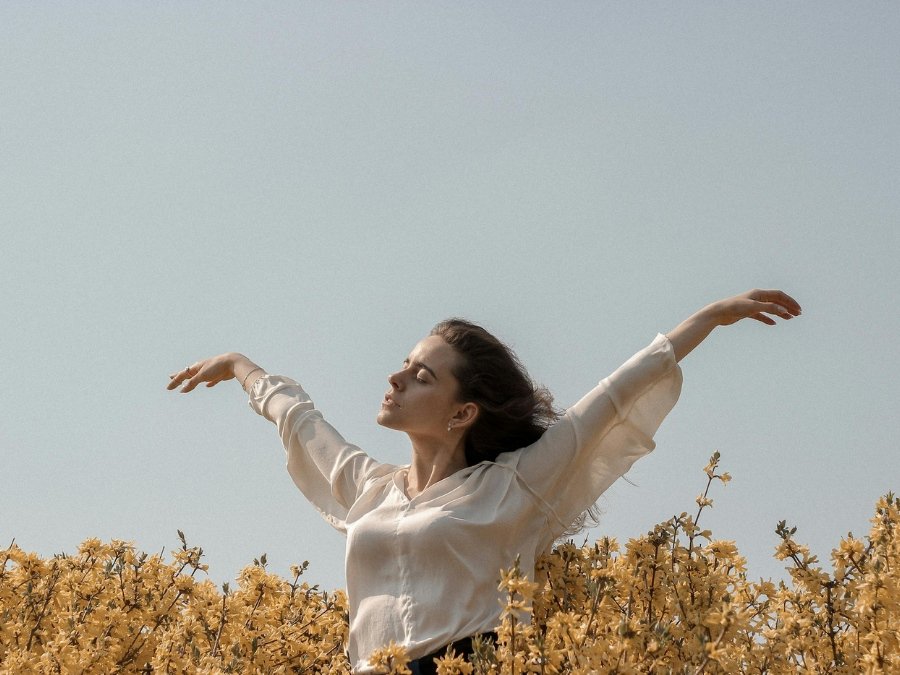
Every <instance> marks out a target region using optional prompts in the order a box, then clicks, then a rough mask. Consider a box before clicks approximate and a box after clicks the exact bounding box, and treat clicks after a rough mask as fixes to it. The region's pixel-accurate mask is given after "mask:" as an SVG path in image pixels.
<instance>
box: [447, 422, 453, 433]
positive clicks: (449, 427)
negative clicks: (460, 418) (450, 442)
mask: <svg viewBox="0 0 900 675" xmlns="http://www.w3.org/2000/svg"><path fill="white" fill-rule="evenodd" d="M451 431H453V422H447V433H448V434H449V433H450V432H451Z"/></svg>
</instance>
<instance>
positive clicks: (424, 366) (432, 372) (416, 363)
mask: <svg viewBox="0 0 900 675" xmlns="http://www.w3.org/2000/svg"><path fill="white" fill-rule="evenodd" d="M403 362H404V363H412V365H414V366H416V367H417V368H424V369H425V370H427V371H428V372H429V373H430V374H431V376H432V377H433V378H434V379H435V380H436V379H438V376H437V375H435V374H434V371H433V370H432V369H431V368H429V367H428V366H426V365H425V364H424V363H422V362H421V361H412V362H410V360H409V359H408V358H407V359H404V360H403Z"/></svg>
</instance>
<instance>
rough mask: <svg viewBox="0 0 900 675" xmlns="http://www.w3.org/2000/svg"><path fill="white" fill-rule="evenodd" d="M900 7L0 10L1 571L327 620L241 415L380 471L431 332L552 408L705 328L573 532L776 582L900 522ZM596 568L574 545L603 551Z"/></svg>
mask: <svg viewBox="0 0 900 675" xmlns="http://www.w3.org/2000/svg"><path fill="white" fill-rule="evenodd" d="M897 35H900V8H898V5H897V4H896V3H852V4H851V3H822V2H815V3H813V2H806V3H778V2H767V3H752V4H749V3H705V2H699V3H677V4H676V3H530V2H525V3H521V2H520V3H466V2H454V3H428V2H425V3H423V2H410V3H403V2H394V3H390V4H388V3H361V2H352V3H349V2H348V3H330V2H329V3H325V2H322V3H288V2H282V3H227V2H209V3H180V2H179V3H176V2H168V3H152V4H149V3H132V2H119V3H97V2H83V3H63V2H57V3H51V2H45V3H26V2H5V3H3V4H2V5H0V172H2V173H0V227H2V234H3V247H2V250H0V284H2V296H0V297H2V301H0V303H2V304H0V309H2V316H3V331H2V334H3V343H2V344H3V348H2V350H0V369H2V370H0V372H3V373H4V376H5V381H6V385H5V386H4V387H2V388H0V405H2V409H3V423H2V426H0V453H2V454H0V459H2V464H0V541H2V542H3V544H4V545H5V544H6V543H7V542H8V541H9V540H10V539H12V538H13V537H15V538H16V540H17V542H18V543H19V544H20V545H21V546H23V547H24V548H26V549H31V550H35V551H38V552H40V553H41V554H43V555H49V554H52V553H54V552H58V551H68V552H71V551H74V550H75V548H76V547H77V545H78V543H79V542H80V541H82V540H84V539H85V538H87V537H91V536H98V537H101V538H104V539H108V538H112V537H117V538H123V539H130V540H133V541H134V542H135V543H136V544H137V545H138V546H139V547H140V548H142V549H144V550H148V551H158V550H159V549H160V548H162V547H163V546H165V547H166V548H167V549H170V548H172V547H174V546H176V545H177V536H176V533H175V531H176V528H180V529H182V530H184V532H185V533H186V535H187V536H188V539H189V541H190V542H192V543H195V544H199V545H202V546H203V547H204V549H205V550H206V551H207V562H208V563H209V565H210V576H211V577H212V578H213V579H214V580H216V581H217V582H221V581H224V580H226V579H230V578H232V577H233V576H234V575H235V574H236V573H237V572H238V570H239V569H240V568H241V567H242V566H243V565H245V564H248V563H249V562H250V561H251V560H252V559H253V558H254V557H256V556H258V555H259V554H261V553H262V552H267V554H268V559H269V560H270V562H271V568H272V569H273V570H275V571H277V572H279V573H286V571H287V568H288V566H289V565H290V564H291V563H293V562H298V561H302V560H304V559H308V560H309V561H310V563H311V564H310V570H309V573H308V575H309V579H310V580H311V581H313V582H318V583H320V584H321V585H322V586H323V587H326V588H333V587H337V586H343V585H344V577H343V572H342V564H343V563H342V552H343V538H342V536H341V535H339V534H337V533H336V532H334V531H333V530H331V529H330V528H329V527H328V526H327V525H326V524H325V522H324V521H322V520H321V519H320V518H319V517H318V515H317V514H316V512H315V511H314V510H313V508H312V507H311V506H310V505H309V504H307V503H306V501H305V500H304V498H303V496H302V495H301V494H300V493H299V492H298V491H297V490H296V489H295V488H294V487H293V484H292V483H291V481H290V478H289V477H288V475H287V473H286V471H285V470H284V458H283V451H282V449H281V446H280V443H279V440H278V437H277V435H276V434H275V430H274V427H272V426H271V425H269V423H267V422H266V421H265V420H263V419H262V418H259V417H257V416H256V415H254V414H253V413H252V412H251V411H250V410H249V408H248V407H247V404H246V396H245V395H244V394H243V392H242V391H241V390H240V387H239V386H238V385H237V384H235V383H234V382H231V383H226V384H225V385H221V386H219V387H217V388H215V389H212V390H207V389H201V390H198V391H197V392H196V393H195V394H193V395H190V396H182V395H178V394H174V393H171V392H168V391H166V389H165V385H166V382H167V374H168V373H170V372H172V371H174V370H177V369H179V368H181V367H183V366H185V365H187V364H188V363H192V362H193V361H195V360H197V359H199V358H202V357H205V356H210V355H213V354H217V353H220V352H224V351H230V350H235V351H241V352H243V353H246V354H247V355H248V356H250V358H252V359H254V360H255V361H257V362H258V363H260V364H262V365H263V366H265V367H266V368H267V369H269V370H270V371H273V372H278V373H283V374H285V375H289V376H291V377H294V378H296V379H298V380H300V381H301V382H303V383H304V385H305V386H306V388H307V389H308V391H309V392H310V393H311V395H312V396H313V398H314V400H315V401H316V402H317V404H318V407H319V408H320V409H322V410H323V411H324V413H325V415H326V417H327V418H328V419H329V420H331V421H332V423H333V424H334V425H335V426H336V427H337V428H338V429H339V430H341V431H342V432H343V434H344V435H345V436H346V437H347V438H348V439H350V440H351V441H353V442H355V443H357V444H358V445H360V446H361V447H363V448H364V449H366V450H367V451H368V452H369V453H370V454H372V455H374V456H375V457H376V458H378V459H381V460H384V461H389V462H396V463H403V462H405V461H407V459H408V452H409V446H408V442H407V440H406V437H405V436H402V435H398V434H396V433H394V432H389V431H386V430H384V429H381V428H379V427H377V426H376V425H375V423H374V418H375V415H376V413H377V411H378V407H379V403H380V400H381V396H382V394H383V392H384V390H385V388H386V376H387V374H388V373H389V372H391V370H392V369H394V368H395V367H396V366H397V365H398V364H399V362H400V361H402V359H403V357H404V356H405V355H406V353H407V351H408V350H409V348H410V347H411V346H412V345H413V344H415V342H416V341H417V340H418V339H419V338H420V337H422V336H423V335H424V334H425V333H426V332H427V331H428V330H429V328H430V327H431V325H432V324H433V323H435V322H436V321H438V320H439V319H441V318H444V317H446V316H450V315H463V316H466V317H468V318H470V319H472V320H475V321H479V322H481V323H483V324H485V325H486V326H487V327H488V328H490V329H492V330H494V331H495V332H496V333H497V334H498V335H499V336H500V337H502V338H504V339H506V340H507V341H508V342H510V343H511V344H512V345H513V346H514V347H515V348H516V349H517V350H518V352H519V354H520V356H521V357H522V359H523V361H524V362H525V364H526V365H527V366H528V367H529V369H530V370H531V372H532V374H533V375H534V377H535V378H536V379H538V380H540V381H542V382H544V383H545V384H546V385H548V386H549V387H550V388H551V390H552V391H553V392H554V393H555V394H556V396H557V400H558V402H559V403H560V404H562V405H568V404H571V403H573V402H574V401H575V400H577V399H578V398H579V397H580V396H581V395H582V394H583V393H584V392H586V391H587V390H589V389H590V388H591V387H592V386H593V385H594V384H595V382H596V381H598V380H599V379H601V378H602V377H604V376H605V375H607V374H608V373H609V372H610V371H612V370H613V369H614V368H615V367H616V366H617V365H618V364H619V363H621V362H622V361H624V360H625V359H626V358H627V357H628V356H630V355H631V354H632V353H633V352H634V351H636V350H637V349H639V348H641V347H642V346H644V345H645V344H647V343H648V342H649V341H650V340H651V339H652V338H653V336H654V335H655V334H656V333H657V332H658V331H659V332H664V331H666V330H669V329H671V328H672V327H674V326H675V325H676V324H677V323H678V322H679V321H680V320H681V319H682V318H684V317H685V316H687V315H688V314H690V313H691V312H693V311H694V310H695V309H697V308H699V307H700V306H702V305H703V304H705V303H706V302H709V301H712V300H715V299H717V298H719V297H722V296H725V295H729V294H732V293H737V292H740V291H743V290H746V289H748V288H751V287H753V286H773V287H782V288H784V289H785V290H787V291H788V292H790V293H791V294H792V295H794V296H795V297H796V298H797V299H798V300H799V301H800V302H801V304H802V305H803V307H804V314H803V316H802V317H801V318H799V319H797V320H794V321H792V322H790V323H787V324H783V325H779V326H778V327H777V328H767V327H766V326H763V325H762V324H756V323H744V324H740V325H738V326H734V327H732V328H730V329H723V330H721V331H719V332H717V333H715V334H714V335H713V336H712V337H711V338H710V340H709V341H708V342H707V343H706V344H704V345H703V347H701V348H700V349H699V350H698V351H697V352H696V353H695V354H692V355H691V356H690V357H688V359H686V361H685V362H684V364H683V368H684V376H685V384H684V390H683V394H682V398H681V401H680V402H679V404H678V406H677V407H676V408H675V410H674V411H673V413H672V414H671V415H670V417H669V418H668V419H667V421H666V422H665V423H664V425H663V427H662V429H661V430H660V433H659V434H658V436H657V444H658V447H657V450H656V451H655V452H654V453H653V454H651V455H650V456H649V457H647V458H645V459H643V460H641V461H640V462H639V463H638V464H637V465H636V466H635V468H634V469H633V471H632V472H631V474H630V480H631V482H632V483H634V484H635V485H629V484H628V483H626V482H624V481H620V482H618V483H617V484H616V485H614V486H613V488H612V489H611V490H610V491H609V492H608V493H607V494H606V495H605V496H604V497H603V499H602V500H601V505H602V507H603V509H604V512H605V515H604V520H603V523H602V526H601V528H600V530H599V532H603V533H608V534H611V535H613V536H617V537H619V538H620V539H621V540H622V541H624V540H625V539H627V538H628V537H632V536H636V535H639V534H642V533H644V532H646V531H647V530H649V529H650V528H651V527H652V526H653V524H654V523H656V522H658V521H661V520H664V519H666V518H668V517H669V516H671V515H672V514H674V513H679V512H681V511H683V510H687V511H693V510H694V509H695V505H694V501H693V500H694V497H695V496H696V495H697V494H698V493H699V492H700V491H701V490H702V488H703V485H704V479H705V477H704V475H703V474H702V468H703V466H704V465H705V463H706V461H707V458H708V457H709V455H710V454H711V453H712V452H713V451H714V450H719V451H720V452H721V453H722V456H723V459H722V462H723V468H724V469H726V470H728V471H730V472H731V473H732V475H733V476H734V480H733V482H732V483H731V484H730V485H729V486H727V487H726V488H724V489H722V488H717V489H715V491H714V492H713V494H712V496H713V498H714V499H715V502H716V505H715V508H714V509H713V510H712V511H711V512H709V514H708V516H705V524H706V525H707V526H709V527H711V528H712V530H713V532H714V534H715V535H716V536H717V537H720V538H726V539H734V540H736V541H737V544H738V547H739V549H740V551H741V552H742V553H743V555H744V556H746V558H747V559H748V566H749V571H750V575H751V576H753V577H759V576H764V577H781V576H782V569H783V566H782V564H781V563H778V562H777V561H775V560H774V559H773V558H772V555H771V554H772V551H773V549H774V547H775V545H776V543H777V538H776V535H775V534H774V527H775V524H776V523H777V521H778V520H780V519H783V518H786V519H788V521H789V522H791V523H793V524H794V525H796V526H797V527H798V538H799V539H800V540H801V541H805V542H808V543H809V544H810V545H811V546H812V548H813V550H814V551H815V552H816V553H818V554H819V555H820V556H823V557H826V558H827V556H828V554H829V552H830V549H831V547H832V546H834V545H836V544H837V542H838V540H839V538H840V536H841V535H844V534H845V533H846V532H847V531H848V530H853V531H854V533H856V534H863V533H865V532H866V531H867V530H868V519H869V517H870V516H871V514H872V512H873V506H874V503H875V501H876V499H877V498H878V497H879V495H881V494H883V493H885V492H887V491H888V490H898V489H900V461H898V457H897V455H898V450H897V439H898V437H900V422H898V416H897V414H896V409H897V403H898V395H897V376H898V374H900V368H898V363H900V361H898V357H897V335H898V334H900V318H898V312H897V311H896V307H895V304H896V297H897V295H898V291H900V271H898V264H897V257H898V253H900V236H898V221H900V185H898V176H900V123H898V115H897V111H898V110H900V48H898V42H897ZM596 534H597V532H594V533H592V535H596Z"/></svg>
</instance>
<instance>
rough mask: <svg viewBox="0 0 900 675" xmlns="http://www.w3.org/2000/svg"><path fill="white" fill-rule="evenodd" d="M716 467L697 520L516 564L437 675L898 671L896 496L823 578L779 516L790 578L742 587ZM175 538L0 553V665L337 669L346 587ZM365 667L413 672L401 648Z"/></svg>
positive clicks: (568, 546)
mask: <svg viewBox="0 0 900 675" xmlns="http://www.w3.org/2000/svg"><path fill="white" fill-rule="evenodd" d="M718 464H719V456H718V453H716V454H715V455H713V457H712V458H711V459H710V463H709V464H708V465H707V466H706V468H705V472H706V476H707V484H706V489H705V490H704V492H703V493H702V494H701V495H699V496H698V498H697V510H696V512H695V513H694V514H693V515H689V514H688V513H682V514H680V515H678V516H674V517H673V518H671V519H669V520H667V521H665V522H663V523H660V524H659V525H657V526H656V527H654V528H653V529H652V530H651V531H650V532H648V533H647V534H646V535H644V536H642V537H640V538H637V539H633V540H631V541H629V542H628V543H627V544H625V546H624V547H621V546H620V545H619V544H618V543H617V542H616V541H615V540H613V539H608V538H604V539H601V540H599V541H597V542H596V543H594V544H592V545H585V546H581V547H578V546H576V545H574V544H573V543H571V542H569V543H565V544H561V545H560V546H558V547H557V548H556V549H555V550H554V551H553V553H551V554H550V555H547V556H545V557H543V558H542V559H541V561H540V563H539V567H538V570H537V574H536V575H535V578H534V579H533V580H532V579H529V578H528V575H527V574H525V572H524V571H523V570H521V569H520V568H519V565H518V562H517V561H511V563H512V564H511V567H510V568H509V569H508V570H504V571H502V572H500V574H499V588H500V589H501V590H502V591H503V593H504V597H505V598H506V599H505V602H504V606H503V607H502V616H501V621H500V625H499V626H498V627H497V636H498V637H497V643H496V645H495V644H492V643H490V642H482V641H480V640H476V647H475V655H474V657H473V658H472V662H471V663H469V662H466V661H464V660H463V659H462V658H460V657H459V656H458V655H454V654H448V655H446V656H444V657H443V658H441V659H440V660H439V661H438V666H437V667H438V672H439V673H440V674H441V675H457V674H458V675H486V674H492V675H493V674H496V675H513V674H516V675H518V674H523V673H546V674H550V673H571V674H582V673H584V674H587V673H672V672H675V673H796V672H809V673H813V672H814V673H860V672H864V673H898V672H900V532H898V528H900V499H897V498H896V497H894V496H893V495H892V494H888V495H886V496H884V497H882V498H881V499H880V500H879V501H878V503H877V505H876V510H875V516H874V518H873V520H872V528H871V531H870V533H869V535H868V536H867V537H866V538H865V539H857V538H855V537H853V536H852V535H849V536H848V537H847V538H845V539H843V540H842V541H841V542H840V544H839V546H838V547H837V548H836V549H835V550H834V551H833V552H832V556H831V563H832V564H831V570H830V571H828V570H825V569H823V567H822V566H821V564H820V563H819V561H818V560H817V559H816V558H815V556H813V555H811V554H810V552H809V550H808V548H807V547H805V546H803V545H802V544H800V543H798V542H797V541H796V540H795V539H794V535H795V534H796V529H795V528H791V527H789V526H788V525H787V524H786V523H785V522H781V523H779V524H778V526H777V528H776V531H777V533H778V535H779V537H780V539H781V542H780V544H779V546H778V548H777V550H776V552H775V556H776V557H777V558H778V559H779V560H784V561H785V562H786V563H787V565H788V569H789V572H790V576H791V581H790V582H789V583H784V582H779V583H777V584H776V583H773V582H772V581H765V580H762V581H756V582H754V581H749V580H748V578H747V575H746V571H745V561H744V559H743V558H742V557H741V556H740V554H739V553H738V550H737V547H736V546H735V544H734V542H731V541H723V540H717V539H714V538H713V536H712V533H711V532H709V531H708V530H702V529H700V526H699V524H698V523H699V521H700V518H701V516H702V513H703V511H704V509H706V508H709V507H710V506H711V505H712V501H711V499H710V498H709V490H710V487H711V486H712V485H713V483H714V482H716V481H719V482H722V483H725V482H727V481H728V480H729V476H728V474H727V473H719V471H718ZM179 537H180V539H181V547H180V548H179V549H177V550H176V551H175V552H174V553H173V554H172V556H171V560H170V561H169V562H165V561H164V560H163V557H162V556H161V555H154V556H148V555H147V554H145V553H138V552H137V551H135V549H134V547H133V546H132V545H131V544H128V543H125V542H121V541H112V542H110V543H107V544H104V543H102V542H100V541H98V540H96V539H88V540H87V541H85V542H84V543H83V544H82V545H81V547H80V548H79V551H78V554H77V555H72V556H63V555H60V556H55V557H53V558H50V559H42V558H40V557H38V556H36V555H34V554H30V553H25V552H24V551H22V550H21V549H20V548H18V547H17V546H15V545H14V544H13V545H10V546H9V547H8V548H7V549H5V550H2V551H0V673H70V672H78V673H116V672H119V673H169V672H172V673H235V672H240V673H349V670H350V664H349V661H348V659H347V656H346V654H345V650H344V648H345V644H346V640H347V602H346V597H345V596H344V594H343V593H342V592H340V591H338V592H334V593H327V592H323V591H320V590H319V589H318V588H317V587H315V586H312V587H311V586H309V585H308V584H306V583H301V581H300V578H301V576H302V574H303V572H304V571H305V569H306V564H305V563H304V564H303V566H295V567H294V568H293V570H292V577H293V579H291V580H290V581H288V580H285V579H283V578H280V577H278V576H276V575H273V574H270V573H269V572H267V570H266V560H265V556H262V557H261V558H260V559H259V560H254V561H253V564H252V565H249V566H248V567H246V568H245V569H244V570H243V571H242V572H241V574H240V576H239V578H238V580H237V588H236V589H234V590H232V589H231V588H229V585H228V584H224V585H223V587H222V589H221V591H220V589H219V588H217V587H216V586H214V585H213V584H212V583H211V582H210V581H208V580H206V579H203V578H198V577H202V576H203V574H202V573H204V572H205V570H206V567H205V565H203V564H202V563H201V562H200V561H201V556H202V549H199V548H196V547H189V546H188V545H187V543H186V542H185V540H184V536H183V535H182V534H181V533H180V532H179ZM198 573H199V574H198ZM371 663H372V665H374V666H375V667H376V668H377V669H378V670H379V672H382V673H395V674H397V675H403V674H407V673H409V672H410V670H409V668H408V666H407V654H406V652H405V651H404V649H403V647H402V646H399V645H396V644H390V645H385V647H384V648H383V649H381V650H378V651H377V652H376V653H375V654H373V655H372V658H371Z"/></svg>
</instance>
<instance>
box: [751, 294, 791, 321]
mask: <svg viewBox="0 0 900 675" xmlns="http://www.w3.org/2000/svg"><path fill="white" fill-rule="evenodd" d="M750 298H752V299H753V300H757V301H760V302H767V303H770V304H772V305H776V306H777V307H778V311H775V312H770V313H771V314H778V315H779V316H782V315H783V314H789V315H790V316H799V315H800V314H801V313H802V311H803V310H802V309H801V307H800V303H799V302H797V301H796V300H794V298H792V297H791V296H790V295H788V294H787V293H785V292H784V291H779V290H776V289H772V290H755V291H751V292H750ZM784 318H786V319H787V318H790V317H788V316H784Z"/></svg>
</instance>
